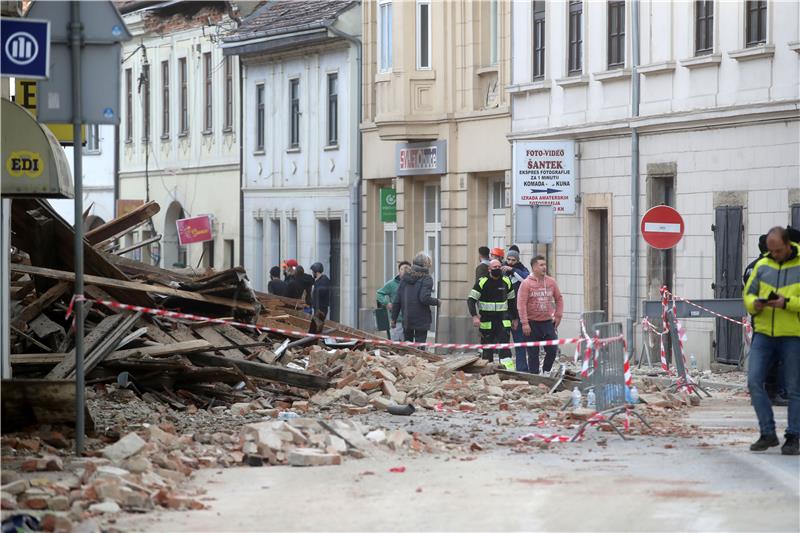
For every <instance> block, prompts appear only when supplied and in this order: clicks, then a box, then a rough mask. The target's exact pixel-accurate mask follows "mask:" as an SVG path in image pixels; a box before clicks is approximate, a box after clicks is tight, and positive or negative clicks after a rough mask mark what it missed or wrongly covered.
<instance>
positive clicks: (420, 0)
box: [415, 0, 432, 70]
mask: <svg viewBox="0 0 800 533" xmlns="http://www.w3.org/2000/svg"><path fill="white" fill-rule="evenodd" d="M422 6H426V7H427V9H428V24H427V26H428V27H427V28H422V23H421V19H422V16H421V15H422ZM431 7H432V6H431V1H430V0H417V9H416V13H417V16H416V19H415V26H416V42H415V44H416V48H415V54H416V58H417V70H431V37H432V34H431ZM423 31H427V34H428V53H427V57H423V55H422V32H423ZM423 59H425V60H426V62H427V64H426V65H423V64H422V63H423V62H422V60H423Z"/></svg>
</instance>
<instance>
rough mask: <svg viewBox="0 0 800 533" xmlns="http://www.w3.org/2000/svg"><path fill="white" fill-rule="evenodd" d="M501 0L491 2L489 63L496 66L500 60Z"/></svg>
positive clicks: (491, 0)
mask: <svg viewBox="0 0 800 533" xmlns="http://www.w3.org/2000/svg"><path fill="white" fill-rule="evenodd" d="M499 4H500V0H490V4H489V64H490V65H492V66H494V65H497V63H498V62H499V61H500V53H499V52H500V43H499V42H498V40H499V34H500V32H499V31H498V30H499V29H500V5H499Z"/></svg>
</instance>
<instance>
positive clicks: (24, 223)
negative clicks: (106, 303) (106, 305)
mask: <svg viewBox="0 0 800 533" xmlns="http://www.w3.org/2000/svg"><path fill="white" fill-rule="evenodd" d="M11 205H12V207H11V217H12V220H11V227H12V243H13V244H14V245H15V246H17V247H19V248H20V249H21V250H25V251H26V252H28V254H31V253H32V251H37V250H40V249H42V250H46V251H47V255H46V256H43V257H39V258H34V257H33V255H31V263H32V264H33V265H35V266H40V267H47V268H52V269H58V270H64V271H74V270H75V263H74V258H73V251H74V249H73V243H74V241H75V231H74V229H73V227H72V226H71V225H70V224H68V223H67V222H66V221H65V220H64V219H63V218H61V216H59V215H58V213H57V212H56V211H55V209H53V207H52V206H51V205H50V204H48V203H47V201H46V200H43V199H28V198H15V199H14V200H13V201H12V204H11ZM37 220H42V221H45V220H47V221H49V224H48V226H50V227H51V229H52V231H51V233H50V236H49V238H47V239H44V238H37V237H36V236H35V235H34V234H33V232H31V231H28V229H29V228H30V227H31V226H32V225H35V223H36V221H37ZM83 259H84V272H85V273H86V274H90V275H95V276H103V277H104V278H110V279H119V280H127V279H128V278H127V276H125V274H123V273H122V272H121V271H120V270H119V269H117V268H116V267H115V266H114V265H113V264H112V263H110V262H109V261H107V260H106V259H104V258H103V257H102V256H101V255H100V254H99V253H98V252H97V250H95V249H94V248H93V247H92V246H91V245H90V244H89V243H88V242H85V241H84V246H83ZM42 292H44V291H42ZM109 293H111V296H113V297H114V299H115V300H118V301H121V302H126V303H129V304H133V305H141V306H144V307H153V305H154V303H153V300H151V299H150V297H149V296H148V295H147V294H146V293H143V292H139V291H129V290H125V289H120V288H117V287H114V288H113V289H109Z"/></svg>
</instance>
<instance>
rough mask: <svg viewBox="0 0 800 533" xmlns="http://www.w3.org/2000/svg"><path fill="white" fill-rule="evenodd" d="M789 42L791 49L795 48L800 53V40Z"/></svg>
mask: <svg viewBox="0 0 800 533" xmlns="http://www.w3.org/2000/svg"><path fill="white" fill-rule="evenodd" d="M788 44H789V50H793V51H795V52H797V53H798V54H800V41H792V42H790V43H788Z"/></svg>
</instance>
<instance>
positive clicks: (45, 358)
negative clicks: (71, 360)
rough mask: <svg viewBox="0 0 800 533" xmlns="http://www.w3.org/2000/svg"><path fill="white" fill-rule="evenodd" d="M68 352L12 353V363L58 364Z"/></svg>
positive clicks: (10, 358) (10, 359)
mask: <svg viewBox="0 0 800 533" xmlns="http://www.w3.org/2000/svg"><path fill="white" fill-rule="evenodd" d="M67 355H69V354H66V353H63V352H60V353H12V354H11V356H10V357H9V361H10V362H11V364H12V365H57V364H58V363H60V362H61V361H63V360H64V358H65V357H67Z"/></svg>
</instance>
